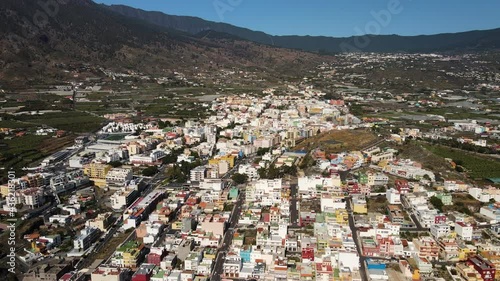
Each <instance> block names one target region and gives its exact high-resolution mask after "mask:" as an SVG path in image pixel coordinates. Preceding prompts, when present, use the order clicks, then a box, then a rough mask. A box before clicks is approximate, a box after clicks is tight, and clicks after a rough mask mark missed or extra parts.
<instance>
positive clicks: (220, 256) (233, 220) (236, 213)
mask: <svg viewBox="0 0 500 281" xmlns="http://www.w3.org/2000/svg"><path fill="white" fill-rule="evenodd" d="M244 200H245V192H244V191H241V190H240V195H239V196H238V201H236V204H235V206H234V209H233V212H232V214H231V217H230V219H229V224H228V228H227V231H226V233H225V234H224V237H223V238H222V246H221V247H220V248H219V250H218V251H217V257H216V258H215V263H214V267H213V270H212V274H211V275H212V278H211V279H210V280H212V281H220V280H221V274H222V270H223V268H222V265H223V263H224V259H225V256H226V253H227V250H228V249H229V245H231V243H232V241H233V234H234V231H235V230H234V228H235V227H236V225H237V224H238V220H239V218H240V213H241V208H242V206H243V201H244Z"/></svg>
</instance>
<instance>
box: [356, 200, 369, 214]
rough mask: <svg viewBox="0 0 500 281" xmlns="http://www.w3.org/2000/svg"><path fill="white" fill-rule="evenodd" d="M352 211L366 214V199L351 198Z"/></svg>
mask: <svg viewBox="0 0 500 281" xmlns="http://www.w3.org/2000/svg"><path fill="white" fill-rule="evenodd" d="M352 205H353V210H352V211H353V212H354V213H357V214H368V207H367V205H366V200H364V199H360V198H353V200H352Z"/></svg>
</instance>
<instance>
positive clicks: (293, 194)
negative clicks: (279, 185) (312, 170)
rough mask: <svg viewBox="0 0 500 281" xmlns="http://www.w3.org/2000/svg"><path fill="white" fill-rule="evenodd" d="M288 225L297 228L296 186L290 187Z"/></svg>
mask: <svg viewBox="0 0 500 281" xmlns="http://www.w3.org/2000/svg"><path fill="white" fill-rule="evenodd" d="M290 196H291V199H290V224H291V225H292V226H298V224H299V210H298V209H297V184H291V185H290Z"/></svg>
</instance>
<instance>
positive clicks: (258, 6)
mask: <svg viewBox="0 0 500 281" xmlns="http://www.w3.org/2000/svg"><path fill="white" fill-rule="evenodd" d="M94 1H96V2H98V3H104V4H123V5H128V6H132V7H136V8H141V9H144V10H148V11H161V12H164V13H166V14H172V15H189V16H196V17H201V18H203V19H206V20H211V21H217V22H226V23H230V24H233V25H237V26H241V27H247V28H250V29H253V30H259V31H264V32H267V33H270V34H273V35H292V34H293V35H325V36H336V37H339V36H351V35H360V34H361V33H362V34H366V33H370V34H400V35H418V34H435V33H443V32H460V31H469V30H475V29H492V28H500V1H498V0H94Z"/></svg>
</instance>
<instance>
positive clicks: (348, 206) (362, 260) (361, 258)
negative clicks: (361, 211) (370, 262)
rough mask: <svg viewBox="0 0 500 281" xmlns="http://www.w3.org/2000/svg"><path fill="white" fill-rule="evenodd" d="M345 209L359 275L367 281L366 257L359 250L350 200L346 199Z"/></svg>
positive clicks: (359, 244) (359, 243)
mask: <svg viewBox="0 0 500 281" xmlns="http://www.w3.org/2000/svg"><path fill="white" fill-rule="evenodd" d="M346 209H347V212H348V214H349V227H350V228H351V231H352V239H353V240H354V243H355V244H356V249H357V250H358V255H359V264H360V268H359V273H360V275H361V279H362V280H363V281H368V280H369V279H368V275H367V274H366V263H365V261H366V257H365V256H363V250H362V248H361V242H360V240H359V236H358V229H357V228H356V226H355V225H354V214H353V211H352V206H351V198H350V197H346Z"/></svg>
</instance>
